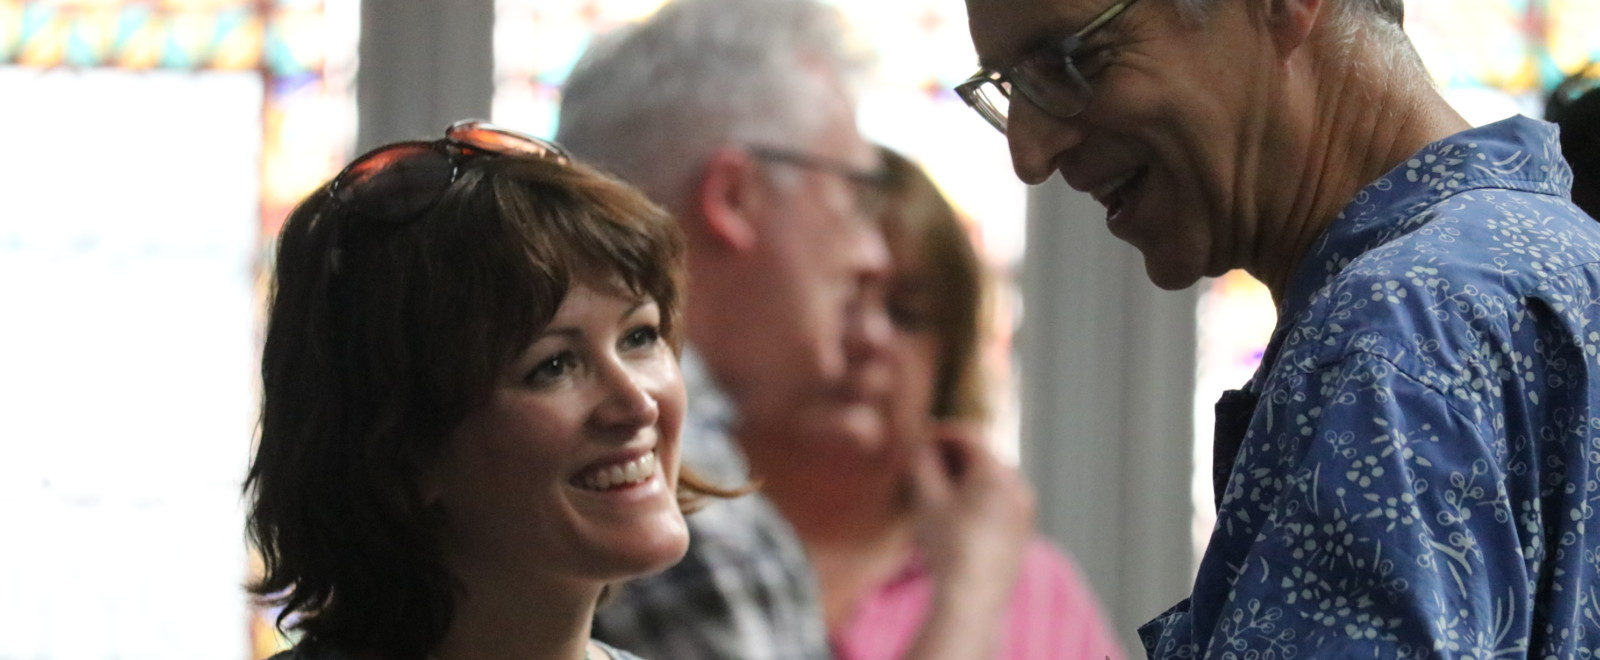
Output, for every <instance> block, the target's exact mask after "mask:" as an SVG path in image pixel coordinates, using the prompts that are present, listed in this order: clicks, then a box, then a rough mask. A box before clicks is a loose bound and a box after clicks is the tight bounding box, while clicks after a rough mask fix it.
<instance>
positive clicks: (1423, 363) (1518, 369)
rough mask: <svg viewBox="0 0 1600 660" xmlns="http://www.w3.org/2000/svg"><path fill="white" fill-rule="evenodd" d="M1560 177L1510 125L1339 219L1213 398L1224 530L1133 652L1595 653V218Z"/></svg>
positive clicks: (1398, 178)
mask: <svg viewBox="0 0 1600 660" xmlns="http://www.w3.org/2000/svg"><path fill="white" fill-rule="evenodd" d="M1571 181H1572V174H1571V171H1570V170H1569V169H1568V168H1567V166H1566V164H1565V162H1564V161H1562V160H1561V157H1560V152H1559V146H1558V142H1557V140H1556V132H1555V130H1554V127H1552V126H1551V125H1549V124H1545V123H1543V122H1538V121H1534V120H1531V119H1527V118H1521V117H1517V118H1512V119H1508V120H1505V121H1502V122H1499V123H1496V124H1492V125H1489V126H1485V127H1482V128H1478V129H1473V130H1469V131H1465V132H1462V133H1459V134H1457V135H1454V136H1452V137H1449V138H1447V139H1444V140H1441V141H1439V142H1435V143H1433V144H1430V145H1428V146H1427V147H1424V148H1423V149H1422V150H1421V151H1420V152H1418V153H1417V154H1415V155H1414V156H1413V157H1412V158H1411V159H1410V160H1408V161H1406V162H1405V163H1401V164H1400V165H1399V166H1398V167H1396V168H1395V169H1394V170H1392V171H1390V172H1389V173H1388V174H1387V175H1385V176H1384V177H1383V178H1381V179H1379V180H1378V181H1376V182H1374V183H1372V184H1370V185H1368V186H1367V187H1366V188H1365V189H1363V190H1362V191H1361V192H1360V193H1359V194H1358V195H1357V196H1356V198H1355V199H1354V200H1353V201H1351V202H1350V203H1349V205H1348V206H1346V207H1345V208H1344V210H1343V211H1342V212H1341V213H1340V215H1339V217H1338V218H1337V219H1336V220H1335V221H1334V222H1333V223H1332V225H1331V226H1330V228H1329V229H1328V231H1327V233H1326V234H1325V235H1324V236H1323V237H1322V238H1321V239H1320V240H1319V242H1317V243H1315V244H1313V245H1312V247H1311V249H1310V251H1309V253H1308V254H1307V255H1306V257H1305V260H1304V261H1303V262H1302V265H1301V266H1300V270H1299V272H1298V273H1297V275H1296V278H1295V280H1294V281H1293V282H1291V285H1290V288H1289V290H1288V292H1287V296H1286V297H1285V299H1284V303H1283V306H1284V309H1283V310H1281V315H1280V317H1279V323H1278V328H1277V329H1276V331H1275V332H1274V334H1273V339H1272V342H1271V344H1270V345H1269V347H1268V349H1267V354H1266V357H1265V359H1264V360H1263V361H1262V366H1261V368H1260V369H1259V370H1258V371H1257V372H1256V375H1255V377H1254V378H1252V379H1251V381H1250V383H1249V384H1248V385H1247V386H1246V388H1245V390H1244V391H1243V393H1242V397H1241V394H1240V393H1235V394H1233V395H1231V397H1230V398H1231V399H1233V401H1232V403H1231V404H1230V403H1229V402H1224V406H1223V407H1224V408H1226V407H1228V406H1229V405H1237V404H1238V403H1239V402H1240V401H1243V402H1244V405H1245V406H1246V407H1245V408H1244V409H1245V410H1246V411H1247V412H1245V413H1244V414H1243V415H1242V416H1241V420H1242V423H1240V424H1239V427H1240V429H1239V431H1240V432H1239V433H1235V434H1230V433H1229V432H1228V429H1227V428H1226V427H1228V426H1229V424H1228V423H1227V422H1226V419H1224V418H1225V417H1227V415H1226V414H1224V415H1220V416H1219V424H1218V425H1219V430H1220V431H1222V432H1221V433H1219V435H1218V443H1219V452H1218V455H1219V457H1221V458H1223V459H1224V460H1225V461H1226V462H1225V463H1224V465H1229V466H1231V470H1228V471H1227V472H1226V476H1225V480H1224V482H1223V483H1221V484H1219V486H1220V489H1219V500H1220V506H1219V510H1218V514H1217V525H1216V527H1215V529H1214V530H1213V533H1212V537H1211V542H1210V546H1209V547H1208V549H1207V550H1206V554H1205V557H1204V559H1203V560H1202V563H1201V566H1200V574H1199V577H1198V578H1197V579H1196V581H1195V585H1194V591H1193V593H1192V595H1191V597H1190V598H1189V599H1187V600H1185V601H1184V602H1182V603H1179V604H1178V605H1177V606H1175V607H1173V608H1172V609H1171V610H1169V611H1167V612H1166V613H1164V614H1162V615H1161V616H1159V617H1157V618H1156V619H1155V620H1153V621H1151V622H1149V623H1147V624H1145V626H1144V627H1143V628H1142V629H1141V630H1140V635H1141V637H1142V638H1143V640H1144V643H1145V645H1146V647H1147V649H1148V650H1149V652H1150V657H1152V658H1247V657H1254V658H1277V659H1289V658H1307V657H1319V658H1325V657H1326V658H1331V657H1340V658H1345V657H1349V658H1354V657H1363V658H1458V657H1459V658H1469V657H1470V658H1490V657H1497V658H1498V657H1516V658H1523V657H1537V658H1547V657H1554V658H1590V657H1593V656H1594V651H1593V649H1595V648H1596V647H1600V601H1597V600H1596V597H1597V596H1600V578H1597V576H1600V527H1597V528H1596V535H1595V536H1590V535H1589V534H1588V525H1589V523H1591V522H1594V518H1595V515H1596V511H1597V508H1596V506H1595V500H1596V498H1600V223H1596V222H1595V221H1594V220H1593V219H1591V218H1589V217H1588V216H1586V215H1584V214H1583V213H1582V212H1580V211H1579V210H1578V209H1577V208H1576V207H1575V206H1573V205H1572V203H1571V201H1570V192H1569V191H1570V187H1571ZM1223 412H1224V413H1225V412H1226V411H1223ZM1235 448H1236V449H1235ZM1230 454H1234V456H1233V457H1232V459H1231V460H1228V456H1229V455H1230Z"/></svg>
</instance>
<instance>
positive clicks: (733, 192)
mask: <svg viewBox="0 0 1600 660" xmlns="http://www.w3.org/2000/svg"><path fill="white" fill-rule="evenodd" d="M766 193H767V190H766V187H765V184H764V182H763V181H762V179H761V172H760V168H759V167H758V165H757V163H756V162H755V159H754V158H751V157H750V154H749V153H748V152H746V151H744V150H742V149H738V148H734V147H723V148H721V149H718V150H716V151H715V152H712V154H711V157H710V158H709V159H707V160H706V167H705V170H704V175H703V176H701V177H700V186H699V188H698V189H697V190H696V191H695V200H696V202H697V203H698V205H699V207H700V215H701V217H702V218H704V220H705V233H706V238H707V239H709V240H710V241H711V242H713V243H715V244H718V245H723V246H725V247H727V248H728V249H731V250H735V251H739V252H744V251H748V250H750V249H751V248H752V247H754V246H755V244H756V227H755V224H754V219H755V217H756V216H757V214H759V213H761V212H762V208H763V206H764V205H765V203H766Z"/></svg>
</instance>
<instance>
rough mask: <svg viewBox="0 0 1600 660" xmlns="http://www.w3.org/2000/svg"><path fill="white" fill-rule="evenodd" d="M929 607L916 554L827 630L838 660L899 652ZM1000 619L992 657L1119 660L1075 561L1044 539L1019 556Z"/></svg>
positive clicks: (925, 577) (929, 583) (884, 658)
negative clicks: (841, 623)
mask: <svg viewBox="0 0 1600 660" xmlns="http://www.w3.org/2000/svg"><path fill="white" fill-rule="evenodd" d="M932 606H933V576H932V575H930V574H929V573H928V571H927V565H926V564H924V563H923V562H922V560H921V558H920V557H919V556H915V555H914V556H912V557H911V558H910V560H909V561H908V562H906V565H905V567H904V568H903V569H901V571H900V573H899V574H898V575H897V576H895V577H894V578H893V579H891V580H889V581H888V582H887V583H885V584H884V585H883V586H881V587H879V588H878V589H877V590H876V591H874V592H873V593H872V594H870V595H868V597H867V598H866V599H865V600H864V601H863V602H861V603H860V604H859V605H857V608H856V611H855V613H854V614H853V615H852V616H851V617H850V620H849V621H847V622H846V623H845V624H844V626H843V628H842V630H840V631H839V632H838V633H837V634H835V635H833V640H832V641H833V650H834V655H835V657H837V658H838V659H839V660H891V659H893V658H904V657H905V653H906V650H908V649H909V648H910V647H911V642H913V641H914V640H915V639H916V636H917V632H918V631H919V630H920V629H921V628H922V622H923V621H925V620H926V619H927V617H928V611H929V610H930V609H931V608H932ZM996 616H1000V617H1002V621H1003V624H1002V627H1001V629H1000V639H999V644H1000V646H999V648H998V649H997V651H998V653H997V655H995V656H994V658H995V660H1123V658H1124V654H1123V652H1122V647H1121V646H1120V645H1119V644H1118V643H1117V641H1116V637H1115V636H1113V635H1112V634H1111V633H1110V627H1109V626H1108V625H1106V618H1105V616H1104V615H1103V614H1101V612H1100V606H1099V604H1098V603H1097V602H1096V599H1095V596H1094V593H1093V591H1091V590H1090V589H1089V585H1088V584H1087V583H1085V582H1084V581H1083V579H1082V578H1081V577H1079V575H1078V569H1077V567H1076V566H1075V565H1074V564H1073V563H1072V561H1071V560H1070V559H1068V558H1067V557H1066V556H1064V555H1062V554H1061V553H1060V552H1059V551H1057V550H1056V549H1055V547H1054V546H1052V545H1050V543H1049V542H1048V541H1046V540H1044V539H1043V538H1035V539H1034V540H1033V541H1032V542H1031V543H1030V544H1029V545H1028V548H1027V551H1026V552H1025V553H1024V555H1023V558H1022V568H1021V570H1020V571H1019V572H1018V574H1017V587H1016V590H1015V591H1013V592H1012V593H1011V601H1010V602H1009V603H1008V604H1007V605H1006V609H1005V611H1004V612H999V613H996Z"/></svg>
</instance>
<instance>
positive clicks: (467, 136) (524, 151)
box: [445, 121, 571, 163]
mask: <svg viewBox="0 0 1600 660" xmlns="http://www.w3.org/2000/svg"><path fill="white" fill-rule="evenodd" d="M445 136H446V137H448V138H450V139H451V140H454V141H455V142H456V143H457V144H462V145H465V146H468V147H471V148H473V149H476V150H479V151H486V152H489V153H494V154H501V155H508V156H530V157H533V158H548V159H553V160H556V161H560V162H563V163H565V162H568V161H570V160H571V158H570V157H569V156H568V155H567V152H566V150H565V149H562V148H561V147H560V146H558V145H556V144H555V143H554V142H548V141H546V140H541V139H539V138H536V137H534V136H532V135H527V134H524V133H518V132H516V131H513V130H508V129H504V128H500V127H498V126H493V125H490V124H487V123H484V122H476V121H474V122H463V123H459V124H456V125H454V126H451V127H450V129H449V130H448V131H446V132H445Z"/></svg>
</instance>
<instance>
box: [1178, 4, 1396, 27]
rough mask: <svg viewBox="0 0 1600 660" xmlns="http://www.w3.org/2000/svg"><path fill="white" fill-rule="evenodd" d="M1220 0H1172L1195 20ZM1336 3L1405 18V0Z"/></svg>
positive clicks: (1371, 13) (1390, 17)
mask: <svg viewBox="0 0 1600 660" xmlns="http://www.w3.org/2000/svg"><path fill="white" fill-rule="evenodd" d="M1219 2H1221V0H1172V3H1173V4H1175V5H1177V6H1178V13H1180V14H1182V15H1183V16H1184V17H1185V18H1188V19H1190V20H1194V21H1198V20H1201V19H1203V18H1205V16H1206V15H1207V14H1209V13H1210V12H1211V9H1212V8H1213V7H1215V6H1216V5H1217V3H1219ZM1334 4H1335V5H1337V6H1340V7H1342V8H1345V9H1354V10H1365V11H1363V12H1362V13H1363V14H1366V15H1368V16H1371V17H1374V18H1382V19H1384V20H1386V21H1388V22H1390V23H1393V24H1395V25H1396V26H1398V25H1400V24H1401V23H1402V22H1403V21H1404V19H1405V13H1406V8H1405V4H1406V3H1405V0H1335V3H1334Z"/></svg>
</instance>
